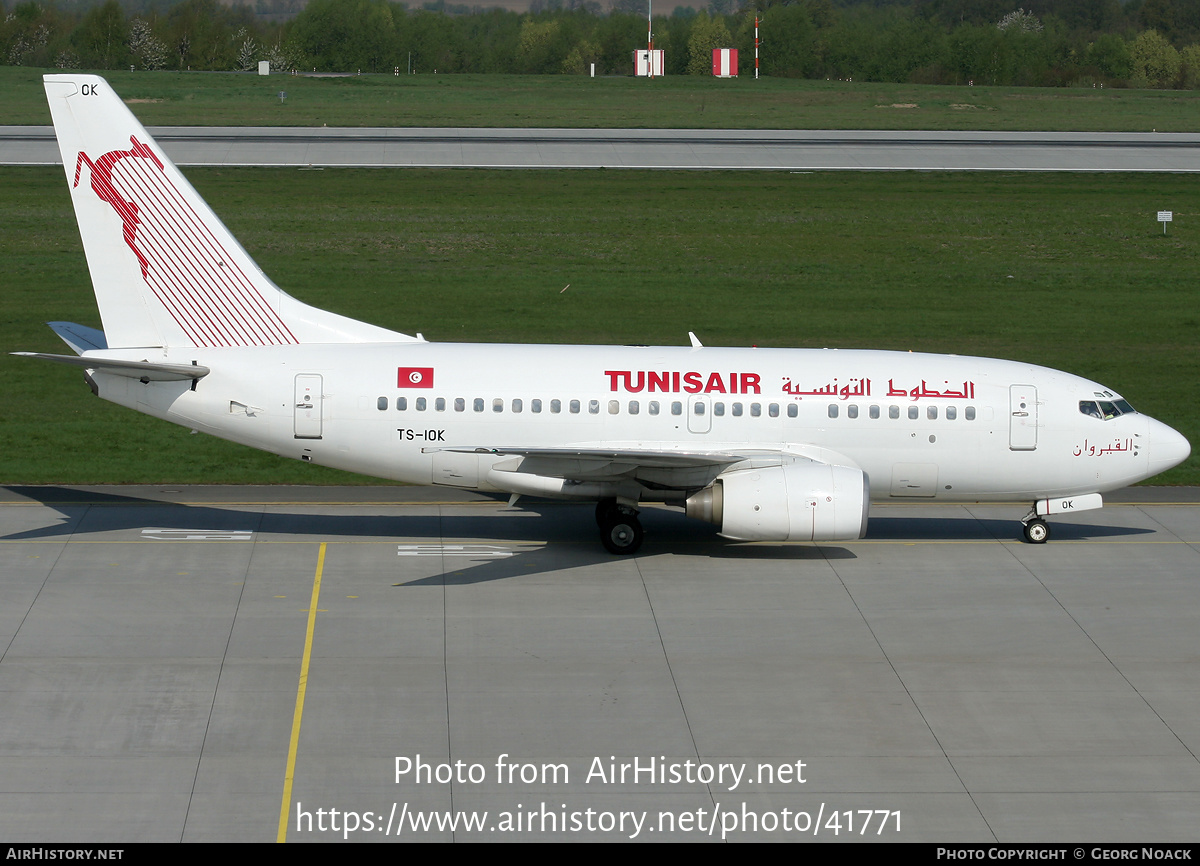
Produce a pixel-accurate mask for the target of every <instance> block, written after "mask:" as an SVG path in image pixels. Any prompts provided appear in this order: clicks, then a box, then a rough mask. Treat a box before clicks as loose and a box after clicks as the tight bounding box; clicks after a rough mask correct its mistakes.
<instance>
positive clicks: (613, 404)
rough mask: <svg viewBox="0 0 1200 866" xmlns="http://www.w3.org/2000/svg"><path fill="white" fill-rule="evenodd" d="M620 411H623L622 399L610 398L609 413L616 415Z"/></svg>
mask: <svg viewBox="0 0 1200 866" xmlns="http://www.w3.org/2000/svg"><path fill="white" fill-rule="evenodd" d="M620 411H621V401H620V400H609V401H608V414H609V415H616V414H617V413H618V412H620Z"/></svg>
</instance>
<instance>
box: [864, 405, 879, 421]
mask: <svg viewBox="0 0 1200 866" xmlns="http://www.w3.org/2000/svg"><path fill="white" fill-rule="evenodd" d="M867 414H868V415H870V416H871V418H873V419H878V418H879V407H878V406H872V407H871V408H870V409H868V410H867Z"/></svg>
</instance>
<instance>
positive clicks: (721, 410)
mask: <svg viewBox="0 0 1200 866" xmlns="http://www.w3.org/2000/svg"><path fill="white" fill-rule="evenodd" d="M713 414H714V415H720V416H724V415H725V404H724V403H713Z"/></svg>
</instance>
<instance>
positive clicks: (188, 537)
mask: <svg viewBox="0 0 1200 866" xmlns="http://www.w3.org/2000/svg"><path fill="white" fill-rule="evenodd" d="M253 536H254V530H252V529H158V528H155V529H143V530H142V538H148V539H151V540H153V541H250V540H251V538H252V537H253Z"/></svg>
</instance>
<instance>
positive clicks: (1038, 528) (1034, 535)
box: [1025, 517, 1050, 544]
mask: <svg viewBox="0 0 1200 866" xmlns="http://www.w3.org/2000/svg"><path fill="white" fill-rule="evenodd" d="M1049 538H1050V526H1049V524H1047V523H1046V521H1044V520H1042V519H1041V518H1040V517H1038V518H1036V519H1034V520H1031V521H1029V522H1028V523H1026V524H1025V540H1026V541H1028V542H1029V543H1030V544H1045V543H1046V541H1047V540H1048V539H1049Z"/></svg>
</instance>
